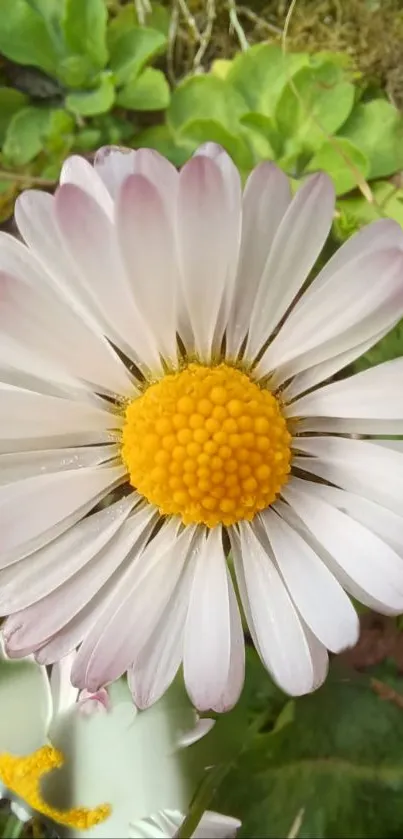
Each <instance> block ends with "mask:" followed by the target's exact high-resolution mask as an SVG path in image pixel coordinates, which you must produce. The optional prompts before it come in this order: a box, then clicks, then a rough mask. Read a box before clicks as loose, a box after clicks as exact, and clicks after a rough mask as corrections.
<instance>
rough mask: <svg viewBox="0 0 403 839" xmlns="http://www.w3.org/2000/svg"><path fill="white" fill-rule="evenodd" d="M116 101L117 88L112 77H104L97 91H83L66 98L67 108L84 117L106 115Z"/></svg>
mask: <svg viewBox="0 0 403 839" xmlns="http://www.w3.org/2000/svg"><path fill="white" fill-rule="evenodd" d="M114 101H115V87H114V84H113V81H112V78H111V76H110V75H107V74H106V73H105V75H104V76H102V79H101V84H100V85H99V87H97V88H95V90H88V91H87V90H83V91H81V92H80V93H69V94H68V96H66V103H65V104H66V108H68V110H69V111H72V112H73V113H76V114H80V116H83V117H91V116H95V115H96V114H104V113H106V111H110V109H111V108H112V105H113V103H114Z"/></svg>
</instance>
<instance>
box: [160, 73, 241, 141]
mask: <svg viewBox="0 0 403 839" xmlns="http://www.w3.org/2000/svg"><path fill="white" fill-rule="evenodd" d="M247 111H248V106H247V104H246V102H245V100H244V99H243V97H242V96H241V94H240V93H238V91H237V90H235V89H234V88H233V87H232V85H230V84H228V83H227V81H224V80H223V79H219V78H217V77H216V76H208V75H205V76H193V77H192V78H190V79H186V81H184V82H182V83H181V84H180V85H178V87H177V88H176V90H174V92H173V94H172V98H171V104H170V107H169V109H168V114H167V118H168V122H169V124H170V125H171V127H172V128H173V129H174V130H175V131H179V130H180V129H182V128H183V126H185V125H187V124H188V123H190V122H193V121H194V120H213V121H214V122H215V123H219V124H221V125H222V126H223V127H224V129H225V130H226V131H228V132H230V133H231V134H235V135H236V134H238V133H239V131H240V119H241V117H243V116H244V114H246V113H247Z"/></svg>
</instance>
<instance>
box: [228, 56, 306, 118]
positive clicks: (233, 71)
mask: <svg viewBox="0 0 403 839" xmlns="http://www.w3.org/2000/svg"><path fill="white" fill-rule="evenodd" d="M308 63H309V56H308V55H307V54H306V53H292V54H290V55H288V54H284V53H283V51H282V50H281V48H280V47H279V46H277V45H276V44H257V45H256V46H253V47H250V49H248V50H246V52H243V53H240V54H239V55H238V56H237V57H236V58H235V59H234V61H233V62H232V67H231V68H230V69H229V72H228V73H227V74H226V76H225V78H226V80H227V81H228V82H229V83H230V84H231V85H233V87H235V88H236V90H238V91H239V93H241V94H242V96H243V99H244V100H245V102H246V103H247V105H248V110H250V111H255V112H257V113H261V114H265V115H266V116H272V114H273V113H274V111H275V108H276V104H277V101H278V98H279V96H280V94H281V92H282V90H283V89H284V87H285V85H286V84H287V82H288V81H289V80H290V78H292V77H293V76H294V74H295V73H296V72H297V71H298V70H300V69H301V67H304V66H305V65H307V64H308Z"/></svg>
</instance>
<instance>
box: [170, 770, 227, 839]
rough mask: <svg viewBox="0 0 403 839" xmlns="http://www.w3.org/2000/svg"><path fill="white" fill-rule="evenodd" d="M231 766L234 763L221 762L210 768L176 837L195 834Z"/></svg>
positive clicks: (186, 838)
mask: <svg viewBox="0 0 403 839" xmlns="http://www.w3.org/2000/svg"><path fill="white" fill-rule="evenodd" d="M231 767H232V763H226V764H220V765H219V766H216V767H214V769H210V771H209V773H208V774H207V775H205V777H204V778H203V780H202V782H201V784H200V786H199V789H198V790H197V792H196V795H195V796H194V798H193V801H192V803H191V805H190V808H189V812H188V814H187V816H186V818H185V819H184V820H183V822H182V824H181V826H180V828H179V830H178V832H177V833H176V834H175V839H189V837H190V836H193V834H194V832H195V830H196V828H197V825H198V824H199V822H200V819H201V818H202V816H203V813H204V812H205V811H206V810H207V808H208V805H209V803H210V801H211V799H212V798H213V795H214V793H215V791H216V789H217V788H218V787H219V786H220V784H221V782H222V781H223V780H224V778H225V776H226V775H227V773H228V772H229V770H230V769H231Z"/></svg>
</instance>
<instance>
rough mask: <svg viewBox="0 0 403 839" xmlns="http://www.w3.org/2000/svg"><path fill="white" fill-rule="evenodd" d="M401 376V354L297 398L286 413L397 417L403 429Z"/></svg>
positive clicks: (293, 415)
mask: <svg viewBox="0 0 403 839" xmlns="http://www.w3.org/2000/svg"><path fill="white" fill-rule="evenodd" d="M402 376H403V358H395V359H393V360H392V361H386V362H385V363H384V364H378V365H377V366H376V367H371V368H370V369H368V370H363V371H362V372H361V373H356V375H354V376H350V377H349V378H347V379H340V380H339V381H337V382H332V383H331V384H328V385H326V386H325V387H321V388H319V389H318V390H315V391H314V392H313V393H309V394H308V395H307V396H303V397H302V398H301V399H297V401H296V402H293V404H292V405H289V406H288V407H287V409H286V412H285V414H286V416H287V417H290V416H291V417H295V416H300V417H306V416H318V417H342V418H346V419H349V418H352V419H361V418H362V419H364V420H365V419H370V420H397V421H400V423H401V433H403V388H401V382H402ZM380 428H381V430H382V427H381V426H380Z"/></svg>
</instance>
